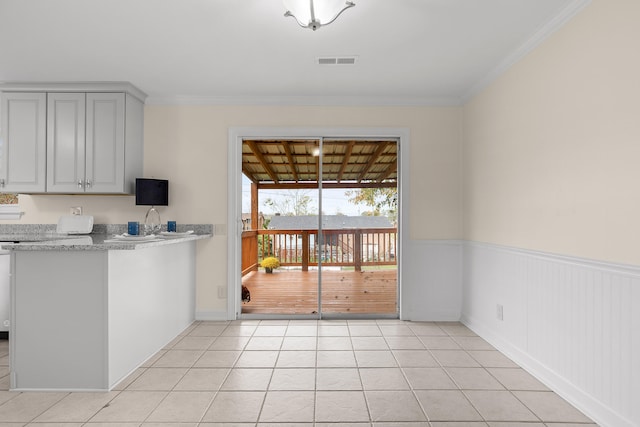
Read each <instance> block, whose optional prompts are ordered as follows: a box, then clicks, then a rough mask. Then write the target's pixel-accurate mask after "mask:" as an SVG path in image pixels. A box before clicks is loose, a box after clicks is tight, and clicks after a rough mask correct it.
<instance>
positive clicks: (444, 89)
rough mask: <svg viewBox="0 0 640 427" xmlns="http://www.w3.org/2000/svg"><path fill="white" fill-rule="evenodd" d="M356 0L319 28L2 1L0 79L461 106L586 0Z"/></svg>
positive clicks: (96, 0)
mask: <svg viewBox="0 0 640 427" xmlns="http://www.w3.org/2000/svg"><path fill="white" fill-rule="evenodd" d="M354 1H355V3H356V7H354V8H351V9H349V10H347V11H345V12H344V13H343V14H342V15H341V16H340V17H339V18H338V19H337V20H336V21H335V22H334V23H333V24H331V25H329V26H326V27H323V28H320V29H319V30H317V31H315V32H314V31H311V30H308V29H303V28H301V27H299V26H298V25H297V24H296V22H295V20H294V19H293V18H285V17H284V16H283V15H284V12H285V10H284V6H283V4H282V1H281V0H0V81H7V82H9V81H20V82H25V81H38V82H40V81H47V82H49V81H55V82H62V81H64V82H66V81H128V82H131V83H133V84H134V85H136V86H137V87H139V88H140V89H141V90H143V91H144V92H146V93H147V94H149V96H150V99H149V101H151V102H212V103H216V102H220V103H222V102H225V103H239V102H249V103H297V102H300V103H321V104H322V103H336V104H353V103H361V104H371V103H377V104H380V103H381V104H406V105H416V104H418V105H419V104H456V103H460V102H462V101H464V100H465V99H466V98H468V97H469V96H470V95H471V94H473V93H474V92H475V91H476V90H477V89H478V88H480V87H482V86H483V85H484V84H486V83H487V82H489V81H490V80H491V79H492V78H493V77H495V76H496V75H498V74H499V73H500V72H501V71H503V70H504V69H505V68H507V67H508V66H509V65H510V64H512V63H513V62H515V61H516V60H518V59H519V58H520V57H521V56H522V55H523V54H525V53H526V52H527V51H528V50H529V49H530V48H531V47H533V46H535V45H536V44H537V43H538V42H539V41H540V40H542V39H544V37H546V35H548V34H550V33H551V32H552V31H554V30H556V29H557V28H558V27H559V26H561V25H562V24H564V22H566V20H568V19H569V18H570V17H571V16H573V14H575V13H576V12H577V11H578V10H580V9H581V8H582V7H583V6H584V5H585V4H586V3H588V0H354ZM321 56H357V62H356V64H355V65H353V66H349V65H339V66H327V65H324V66H321V65H317V58H318V57H321Z"/></svg>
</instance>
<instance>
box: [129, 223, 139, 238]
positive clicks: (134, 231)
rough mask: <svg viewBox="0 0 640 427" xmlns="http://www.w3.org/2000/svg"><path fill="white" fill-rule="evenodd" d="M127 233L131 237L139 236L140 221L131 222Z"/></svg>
mask: <svg viewBox="0 0 640 427" xmlns="http://www.w3.org/2000/svg"><path fill="white" fill-rule="evenodd" d="M127 233H129V235H131V236H137V235H138V234H139V233H140V223H139V222H138V221H129V223H128V224H127Z"/></svg>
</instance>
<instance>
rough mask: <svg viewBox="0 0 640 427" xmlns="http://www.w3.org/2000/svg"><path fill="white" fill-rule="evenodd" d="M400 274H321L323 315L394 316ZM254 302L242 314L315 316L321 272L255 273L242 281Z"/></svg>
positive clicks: (244, 305) (283, 271)
mask: <svg viewBox="0 0 640 427" xmlns="http://www.w3.org/2000/svg"><path fill="white" fill-rule="evenodd" d="M397 275H398V273H397V270H390V269H389V270H374V271H363V272H358V271H335V270H323V271H322V311H323V312H324V313H357V314H395V313H397V312H398V304H397V300H398V298H397V294H398V280H397ZM242 284H243V285H244V286H246V287H247V288H248V289H249V292H251V302H249V303H244V304H242V313H251V314H314V313H317V311H318V297H317V293H318V271H317V270H310V271H300V270H284V269H279V270H274V272H273V273H272V274H267V273H265V272H264V271H262V270H260V271H253V272H250V273H248V274H247V275H245V276H244V277H243V278H242Z"/></svg>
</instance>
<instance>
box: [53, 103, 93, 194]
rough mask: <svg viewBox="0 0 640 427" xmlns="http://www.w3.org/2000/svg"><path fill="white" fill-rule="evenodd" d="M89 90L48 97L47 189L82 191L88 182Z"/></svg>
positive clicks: (61, 191)
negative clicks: (86, 160)
mask: <svg viewBox="0 0 640 427" xmlns="http://www.w3.org/2000/svg"><path fill="white" fill-rule="evenodd" d="M85 98H86V96H85V94H84V93H50V94H49V95H48V97H47V117H48V119H47V191H49V192H57V193H78V192H83V191H84V182H85V177H84V176H85V167H84V164H85V161H84V159H85Z"/></svg>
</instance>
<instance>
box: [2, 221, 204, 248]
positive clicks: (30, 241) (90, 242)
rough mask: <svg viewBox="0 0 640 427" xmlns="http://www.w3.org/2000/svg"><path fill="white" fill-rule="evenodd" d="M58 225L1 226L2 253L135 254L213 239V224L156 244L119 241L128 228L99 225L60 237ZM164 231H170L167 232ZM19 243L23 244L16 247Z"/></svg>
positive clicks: (159, 238)
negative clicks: (132, 252) (110, 251)
mask: <svg viewBox="0 0 640 427" xmlns="http://www.w3.org/2000/svg"><path fill="white" fill-rule="evenodd" d="M55 228H56V226H55V224H53V225H52V224H29V225H18V226H11V225H2V226H0V242H6V243H0V250H13V251H109V250H135V249H144V248H150V247H154V246H164V245H172V244H176V243H182V242H189V241H193V240H202V239H208V238H211V237H213V235H214V233H213V225H212V224H184V225H179V226H178V230H177V231H178V233H185V232H189V233H193V234H185V235H182V236H169V237H165V236H162V235H161V234H160V235H157V238H156V239H154V240H144V241H142V240H130V241H128V240H115V236H116V235H118V234H123V233H125V232H126V225H125V224H109V225H105V224H96V225H94V227H93V232H92V233H90V234H58V233H56V231H55ZM162 231H166V229H164V228H163V230H162ZM15 242H19V243H15Z"/></svg>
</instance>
